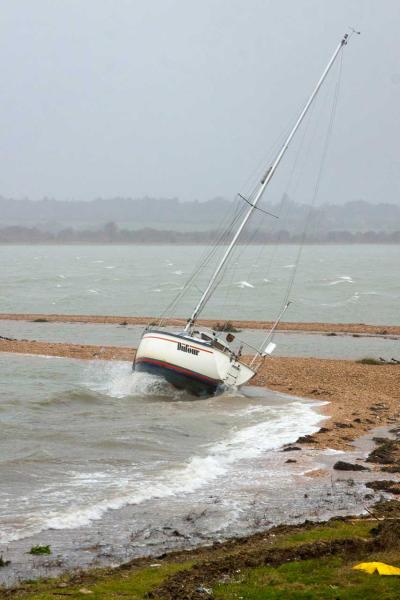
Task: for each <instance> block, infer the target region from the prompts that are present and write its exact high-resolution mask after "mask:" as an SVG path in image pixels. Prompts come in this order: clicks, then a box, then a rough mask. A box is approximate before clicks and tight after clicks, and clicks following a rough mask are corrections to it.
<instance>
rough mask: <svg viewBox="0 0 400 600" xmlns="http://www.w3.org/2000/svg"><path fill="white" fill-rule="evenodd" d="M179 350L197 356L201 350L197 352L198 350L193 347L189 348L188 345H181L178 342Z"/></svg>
mask: <svg viewBox="0 0 400 600" xmlns="http://www.w3.org/2000/svg"><path fill="white" fill-rule="evenodd" d="M178 350H180V351H181V352H188V353H189V354H195V355H196V356H197V355H198V353H199V350H196V348H192V346H188V344H181V342H178Z"/></svg>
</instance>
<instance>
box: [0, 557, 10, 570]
mask: <svg viewBox="0 0 400 600" xmlns="http://www.w3.org/2000/svg"><path fill="white" fill-rule="evenodd" d="M10 562H11V561H10V560H4V558H3V555H2V554H0V567H6V566H7V565H9V564H10Z"/></svg>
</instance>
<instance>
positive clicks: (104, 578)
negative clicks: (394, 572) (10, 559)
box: [0, 519, 400, 600]
mask: <svg viewBox="0 0 400 600" xmlns="http://www.w3.org/2000/svg"><path fill="white" fill-rule="evenodd" d="M373 527H376V521H371V520H362V519H360V520H354V521H341V520H337V521H331V522H329V523H326V524H325V525H324V524H320V525H319V524H316V525H315V526H313V525H308V526H307V525H306V526H304V527H302V528H298V529H292V530H291V531H289V532H286V533H284V532H282V533H279V531H278V530H277V532H276V535H275V537H268V536H267V537H266V539H265V542H264V541H260V542H257V541H256V542H255V543H256V546H253V545H252V544H250V548H249V549H248V550H249V552H250V553H251V552H253V553H254V551H255V549H257V544H258V543H260V549H261V548H262V547H264V548H267V549H271V548H274V547H277V548H278V547H279V548H282V547H286V548H295V547H296V546H298V545H301V544H310V543H312V542H315V541H318V540H320V541H329V540H338V539H344V538H353V539H354V538H356V537H359V538H364V539H365V538H369V537H370V530H371V529H372V528H373ZM246 545H247V544H246ZM245 552H246V546H242V545H241V544H240V545H239V546H237V547H236V546H231V547H228V548H217V549H215V550H213V549H210V551H209V552H208V553H207V554H206V560H208V561H212V560H215V561H216V564H217V563H218V560H219V559H220V558H224V557H227V556H229V555H236V556H237V555H238V554H244V555H245ZM174 560H175V561H176V562H173V561H174ZM178 560H179V559H176V558H175V559H173V558H172V557H171V559H167V560H165V561H162V562H161V565H160V566H156V567H150V566H149V565H148V564H146V565H144V566H138V565H133V566H131V567H128V566H127V567H125V568H121V569H97V570H93V571H91V572H88V573H85V574H83V575H82V576H81V577H75V578H74V577H72V578H71V577H68V576H63V577H61V578H58V579H50V580H42V581H36V582H35V581H33V582H30V583H25V584H23V585H22V587H21V588H20V589H19V590H18V591H17V592H16V593H14V594H12V595H11V596H9V595H8V594H7V593H6V592H4V593H2V592H1V590H0V599H3V598H4V599H5V598H7V599H9V600H14V599H15V600H16V599H18V600H54V598H58V597H59V598H61V597H67V598H70V599H72V600H78V599H82V598H84V597H85V596H87V597H88V598H91V599H93V600H118V599H121V600H122V599H128V598H129V600H145V598H146V597H147V593H148V592H151V591H153V590H154V589H155V588H157V587H158V586H159V585H160V584H161V583H163V582H164V581H165V580H166V579H167V578H168V577H171V576H173V575H174V574H175V573H177V572H178V571H181V570H184V569H190V568H191V567H192V566H193V565H195V564H196V563H198V562H199V561H202V560H204V556H203V555H200V556H199V555H197V556H196V555H194V556H193V557H192V560H191V562H189V561H186V555H185V558H184V559H183V560H185V562H178ZM368 560H374V561H375V560H380V561H382V562H387V563H389V564H394V565H396V566H399V565H400V551H394V550H393V551H388V552H386V553H385V552H380V553H378V552H376V553H374V554H373V555H371V556H365V555H364V556H362V557H361V556H355V557H353V556H347V558H343V557H341V556H328V557H323V558H320V559H313V560H304V561H295V560H294V561H292V562H288V563H284V564H282V565H280V566H277V567H267V566H262V567H255V568H251V569H247V568H245V569H241V570H235V571H233V572H231V573H229V574H228V575H227V578H226V580H225V579H223V578H222V577H221V581H219V582H218V583H215V582H212V583H211V584H208V582H207V568H204V586H205V587H210V588H212V589H213V593H214V598H215V599H216V600H240V599H242V600H313V599H315V600H336V599H337V598H339V599H340V600H369V599H371V600H372V599H374V600H375V599H378V600H392V599H393V600H394V599H398V598H400V578H397V577H380V576H377V575H369V574H367V573H363V572H359V571H353V570H352V567H353V566H354V565H355V564H357V563H358V562H365V561H368ZM154 562H155V563H157V562H158V561H156V560H155V561H154ZM87 591H89V592H90V593H87ZM85 592H86V593H85ZM155 598H157V597H156V596H155ZM176 600H179V596H177V598H176Z"/></svg>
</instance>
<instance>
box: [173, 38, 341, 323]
mask: <svg viewBox="0 0 400 600" xmlns="http://www.w3.org/2000/svg"><path fill="white" fill-rule="evenodd" d="M348 37H349V36H348V34H347V33H346V34H345V35H344V36H343V38H342V40H341V41H340V43H339V44H338V46H337V47H336V49H335V51H334V53H333V55H332V58H331V59H330V61H329V62H328V64H327V66H326V67H325V70H324V72H323V73H322V75H321V77H320V79H319V81H318V83H317V85H316V86H315V88H314V90H313V92H312V94H311V96H310V97H309V99H308V101H307V103H306V104H305V106H304V108H303V110H302V111H301V113H300V116H299V118H298V119H297V121H296V123H295V125H294V127H293V129H292V131H291V132H290V133H289V135H288V137H287V139H286V141H285V143H284V144H283V146H282V148H281V149H280V151H279V152H278V155H277V156H276V158H275V160H274V162H273V164H272V166H271V167H270V168H269V169H268V171H267V173H266V175H265V176H264V177H263V179H262V180H261V182H260V187H259V189H258V191H257V193H256V195H255V197H254V200H253V202H252V204H251V206H250V208H249V210H248V211H247V213H246V216H245V217H244V219H243V221H242V222H241V224H240V226H239V228H238V230H237V231H236V233H235V235H234V236H233V239H232V241H231V243H230V244H229V246H228V248H227V250H226V252H225V254H224V256H223V257H222V259H221V262H220V263H219V265H218V266H217V268H216V270H215V272H214V274H213V276H212V277H211V279H210V281H209V282H208V285H207V288H206V289H205V291H204V292H203V294H202V296H201V298H200V300H199V302H198V304H197V306H196V308H195V309H194V311H193V313H192V315H191V317H190V318H189V319H188V321H187V324H186V327H185V331H189V330H190V329H191V328H192V326H193V324H194V322H195V321H196V319H197V318H198V316H199V314H200V312H201V311H202V309H203V308H204V306H205V304H206V302H207V300H208V298H209V294H210V292H211V290H212V288H213V285H214V283H215V281H216V279H217V277H218V275H219V274H220V272H221V271H222V269H223V267H224V265H225V263H226V261H227V260H228V258H229V256H230V254H231V252H232V250H233V248H234V247H235V244H236V242H237V240H238V238H239V236H240V234H241V233H242V230H243V228H244V227H245V225H246V223H247V221H248V220H249V218H250V216H251V215H252V213H253V211H254V210H255V209H256V206H257V204H258V201H259V200H260V198H261V197H262V195H263V193H264V191H265V188H266V187H267V185H268V184H269V182H270V181H271V179H272V177H273V175H274V173H275V171H276V169H277V167H278V165H279V163H280V162H281V160H282V158H283V156H284V154H285V152H286V150H287V149H288V147H289V144H290V142H291V141H292V139H293V136H294V135H295V133H296V131H297V130H298V128H299V127H300V125H301V123H302V121H303V119H304V117H305V116H306V114H307V112H308V110H309V108H310V106H311V104H312V103H313V100H314V98H315V96H316V95H317V94H318V92H319V89H320V87H321V85H322V84H323V82H324V80H325V78H326V76H327V75H328V73H329V71H330V69H331V67H332V65H333V63H334V62H335V60H336V58H337V56H338V54H339V52H340V50H341V49H342V48H343V47H344V46H345V45H346V44H347V40H348Z"/></svg>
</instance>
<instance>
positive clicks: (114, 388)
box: [84, 361, 186, 399]
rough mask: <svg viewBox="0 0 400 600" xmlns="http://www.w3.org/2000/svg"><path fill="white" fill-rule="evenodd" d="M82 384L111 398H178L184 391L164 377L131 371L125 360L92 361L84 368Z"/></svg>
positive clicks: (183, 394)
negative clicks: (173, 385)
mask: <svg viewBox="0 0 400 600" xmlns="http://www.w3.org/2000/svg"><path fill="white" fill-rule="evenodd" d="M84 385H85V386H86V387H87V388H88V389H89V390H90V391H91V392H97V393H101V394H104V395H105V396H109V397H111V398H127V397H134V396H137V397H141V398H143V396H149V397H152V398H154V397H156V398H157V397H167V398H171V399H179V398H182V397H183V396H185V395H186V394H185V392H182V391H179V390H176V389H175V388H173V387H172V386H170V385H169V384H168V383H167V382H166V381H165V380H164V379H162V378H161V377H157V376H156V375H151V374H149V373H137V372H133V371H132V366H131V364H130V363H127V362H126V361H124V362H122V361H121V362H120V361H92V362H90V363H89V364H88V366H87V367H86V370H85V382H84Z"/></svg>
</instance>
